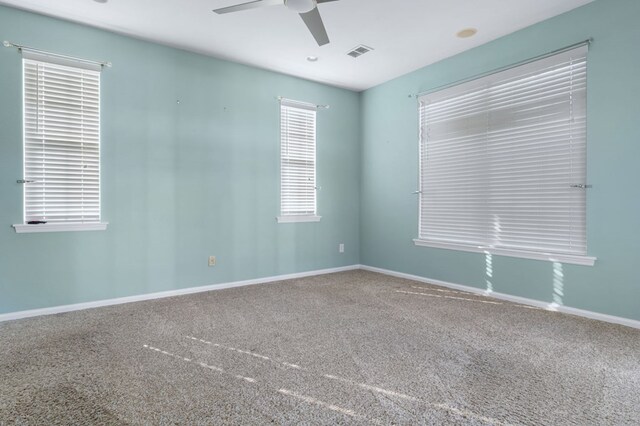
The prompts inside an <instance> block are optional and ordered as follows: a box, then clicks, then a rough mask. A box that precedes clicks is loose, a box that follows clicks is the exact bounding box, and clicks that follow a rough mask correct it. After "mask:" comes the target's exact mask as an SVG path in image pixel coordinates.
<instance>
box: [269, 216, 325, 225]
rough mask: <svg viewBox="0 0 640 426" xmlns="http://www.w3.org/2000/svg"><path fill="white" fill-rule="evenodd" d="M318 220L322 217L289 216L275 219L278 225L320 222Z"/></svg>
mask: <svg viewBox="0 0 640 426" xmlns="http://www.w3.org/2000/svg"><path fill="white" fill-rule="evenodd" d="M320 219H322V216H317V215H290V216H278V217H276V220H277V221H278V223H298V222H320Z"/></svg>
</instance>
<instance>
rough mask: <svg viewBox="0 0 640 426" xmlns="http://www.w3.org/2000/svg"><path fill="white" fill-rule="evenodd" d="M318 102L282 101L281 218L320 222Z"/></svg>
mask: <svg viewBox="0 0 640 426" xmlns="http://www.w3.org/2000/svg"><path fill="white" fill-rule="evenodd" d="M316 112H317V106H316V105H311V104H307V103H302V102H298V101H291V100H288V99H283V100H282V101H281V103H280V216H278V222H280V223H286V222H318V221H319V220H320V216H318V215H317V198H316V190H317V188H316Z"/></svg>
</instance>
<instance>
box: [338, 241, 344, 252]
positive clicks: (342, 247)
mask: <svg viewBox="0 0 640 426" xmlns="http://www.w3.org/2000/svg"><path fill="white" fill-rule="evenodd" d="M338 251H339V252H340V253H344V244H343V243H340V245H339V246H338Z"/></svg>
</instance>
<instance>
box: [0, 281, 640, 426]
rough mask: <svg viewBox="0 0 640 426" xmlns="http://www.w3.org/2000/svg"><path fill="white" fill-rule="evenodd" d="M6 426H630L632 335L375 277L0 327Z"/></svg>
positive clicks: (636, 416)
mask: <svg viewBox="0 0 640 426" xmlns="http://www.w3.org/2000/svg"><path fill="white" fill-rule="evenodd" d="M0 424H3V425H4V424H43V425H50V424H78V425H80V424H82V425H85V424H287V425H297V424H367V425H388V424H407V425H409V424H429V425H440V424H470V425H484V424H490V425H503V424H526V425H626V424H640V331H639V330H634V329H630V328H625V327H622V326H616V325H611V324H605V323H600V322H596V321H592V320H587V319H582V318H577V317H572V316H568V315H562V314H556V313H550V312H547V311H543V310H538V309H532V308H528V307H525V306H522V305H517V304H512V303H507V302H502V301H497V300H494V299H488V298H484V297H479V296H474V295H471V294H467V293H460V292H453V291H451V290H447V289H443V288H439V287H435V286H428V285H425V284H420V283H416V282H412V281H408V280H403V279H398V278H392V277H387V276H384V275H379V274H375V273H371V272H364V271H352V272H345V273H339V274H332V275H325V276H318V277H311V278H304V279H298V280H291V281H284V282H280V283H274V284H264V285H256V286H250V287H243V288H236V289H229V290H222V291H214V292H209V293H201V294H195V295H190V296H181V297H175V298H170V299H162V300H156V301H150V302H139V303H131V304H126V305H119V306H114V307H108V308H100V309H92V310H87V311H80V312H73V313H68V314H60V315H55V316H48V317H39V318H32V319H25V320H20V321H14V322H6V323H2V324H0Z"/></svg>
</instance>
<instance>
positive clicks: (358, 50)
mask: <svg viewBox="0 0 640 426" xmlns="http://www.w3.org/2000/svg"><path fill="white" fill-rule="evenodd" d="M372 50H373V49H372V48H371V47H367V46H365V45H363V44H361V45H360V46H356V47H354V48H353V49H351V50H350V51H348V52H347V55H349V56H351V57H352V58H357V57H358V56H362V55H364V54H365V53H367V52H371V51H372Z"/></svg>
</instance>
